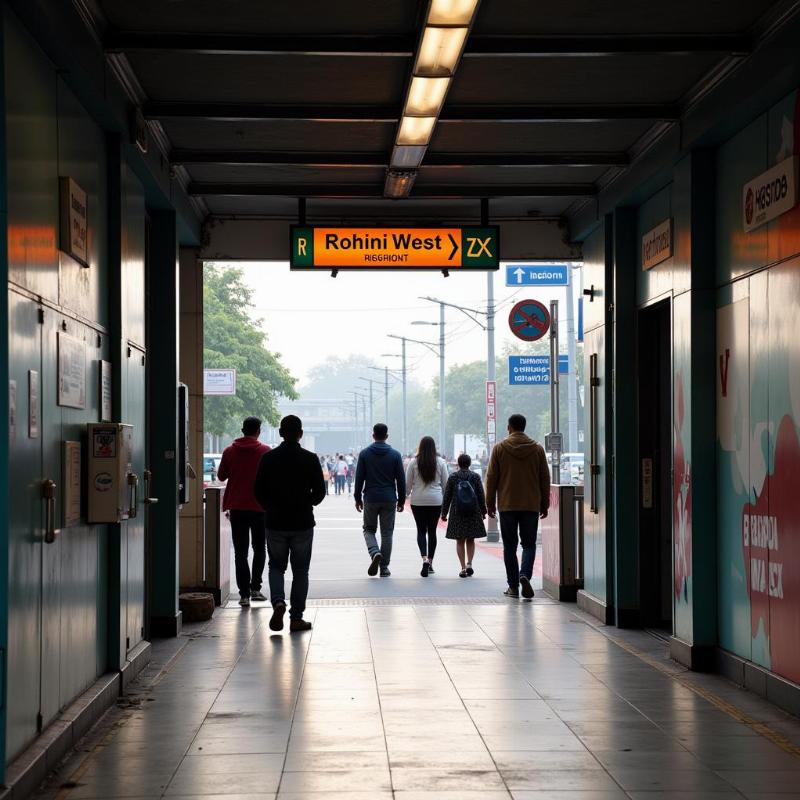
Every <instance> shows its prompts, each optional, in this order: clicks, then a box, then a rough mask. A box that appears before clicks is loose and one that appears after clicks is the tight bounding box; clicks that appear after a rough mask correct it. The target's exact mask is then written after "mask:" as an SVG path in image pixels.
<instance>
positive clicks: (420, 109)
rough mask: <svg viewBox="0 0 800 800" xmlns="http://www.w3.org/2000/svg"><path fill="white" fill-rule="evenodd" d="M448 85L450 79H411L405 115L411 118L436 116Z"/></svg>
mask: <svg viewBox="0 0 800 800" xmlns="http://www.w3.org/2000/svg"><path fill="white" fill-rule="evenodd" d="M449 85H450V78H420V77H415V78H412V79H411V86H410V87H409V90H408V98H407V100H406V110H405V113H406V114H408V115H409V116H412V117H435V116H438V114H439V112H440V111H441V110H442V103H444V96H445V95H446V94H447V87H448V86H449Z"/></svg>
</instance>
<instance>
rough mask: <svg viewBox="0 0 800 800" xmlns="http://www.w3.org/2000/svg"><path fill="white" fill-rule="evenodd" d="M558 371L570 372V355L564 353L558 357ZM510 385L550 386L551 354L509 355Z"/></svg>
mask: <svg viewBox="0 0 800 800" xmlns="http://www.w3.org/2000/svg"><path fill="white" fill-rule="evenodd" d="M558 372H559V374H560V375H566V374H567V373H568V372H569V357H568V356H567V355H565V354H562V355H560V356H559V357H558ZM508 385H509V386H537V385H538V386H549V385H550V356H509V357H508Z"/></svg>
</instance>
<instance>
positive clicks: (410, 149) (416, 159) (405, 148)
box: [391, 145, 427, 169]
mask: <svg viewBox="0 0 800 800" xmlns="http://www.w3.org/2000/svg"><path fill="white" fill-rule="evenodd" d="M426 150H427V148H426V147H425V145H395V147H394V150H393V151H392V162H391V163H392V166H393V167H402V168H404V169H410V168H415V167H418V166H419V165H420V164H421V163H422V159H423V158H425V151H426Z"/></svg>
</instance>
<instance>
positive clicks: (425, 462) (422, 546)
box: [406, 436, 447, 578]
mask: <svg viewBox="0 0 800 800" xmlns="http://www.w3.org/2000/svg"><path fill="white" fill-rule="evenodd" d="M446 485H447V463H446V462H445V460H444V459H443V458H439V456H437V455H436V443H435V442H434V441H433V437H431V436H423V437H422V438H421V439H420V440H419V447H418V448H417V455H416V456H415V457H414V458H413V459H412V460H411V461H410V462H409V463H408V467H407V468H406V496H407V497H408V498H409V502H410V503H411V513H412V514H413V515H414V522H415V523H416V525H417V546H418V547H419V554H420V556H422V571H421V572H420V575H422V577H423V578H427V577H428V575H430V574H431V573H432V572H433V556H434V554H435V553H436V528H437V526H438V524H439V516H440V515H441V513H442V500H443V498H444V488H445V486H446Z"/></svg>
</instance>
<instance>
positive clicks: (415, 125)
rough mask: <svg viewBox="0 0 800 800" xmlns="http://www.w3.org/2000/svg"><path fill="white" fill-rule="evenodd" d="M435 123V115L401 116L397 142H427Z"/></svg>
mask: <svg viewBox="0 0 800 800" xmlns="http://www.w3.org/2000/svg"><path fill="white" fill-rule="evenodd" d="M435 124H436V117H403V119H402V120H401V121H400V131H399V132H398V134H397V144H428V142H429V141H430V140H431V134H432V133H433V126H434V125H435Z"/></svg>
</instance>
